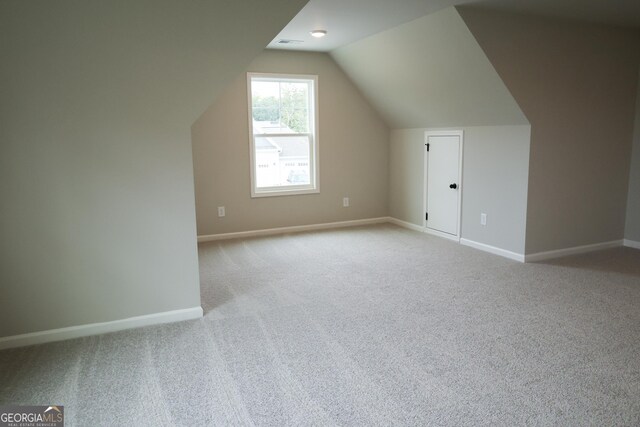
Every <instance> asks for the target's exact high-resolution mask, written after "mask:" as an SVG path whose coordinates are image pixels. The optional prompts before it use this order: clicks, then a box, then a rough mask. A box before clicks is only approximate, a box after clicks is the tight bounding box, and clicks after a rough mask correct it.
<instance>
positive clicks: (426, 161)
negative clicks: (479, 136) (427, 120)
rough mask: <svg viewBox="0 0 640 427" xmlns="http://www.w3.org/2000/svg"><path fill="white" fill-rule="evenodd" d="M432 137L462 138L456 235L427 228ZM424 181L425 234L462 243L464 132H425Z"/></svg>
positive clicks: (459, 160) (423, 223)
mask: <svg viewBox="0 0 640 427" xmlns="http://www.w3.org/2000/svg"><path fill="white" fill-rule="evenodd" d="M430 136H457V137H459V138H460V153H459V157H458V218H457V219H458V220H457V226H456V234H455V235H451V234H449V233H443V232H441V231H438V230H433V229H430V228H428V227H427V220H426V218H425V214H426V213H427V212H429V209H428V208H429V207H428V206H427V199H428V197H427V192H428V191H429V152H428V151H427V144H428V143H429V137H430ZM423 150H424V181H423V188H422V198H423V200H422V208H423V209H422V212H423V214H422V227H423V229H424V232H425V233H429V234H433V235H435V236H439V237H444V238H445V239H449V240H454V241H456V242H460V238H461V231H462V190H463V188H462V187H463V186H462V165H463V163H462V158H463V156H462V154H463V153H464V131H463V130H427V131H425V132H424V148H423Z"/></svg>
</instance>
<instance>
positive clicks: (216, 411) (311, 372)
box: [0, 224, 640, 426]
mask: <svg viewBox="0 0 640 427" xmlns="http://www.w3.org/2000/svg"><path fill="white" fill-rule="evenodd" d="M200 270H201V282H202V304H203V308H204V310H205V313H206V314H205V317H204V318H203V319H201V320H197V321H187V322H181V323H175V324H170V325H162V326H155V327H147V328H141V329H135V330H130V331H124V332H119V333H114V334H108V335H102V336H95V337H87V338H82V339H76V340H69V341H64V342H58V343H51V344H46V345H40V346H33V347H25V348H19V349H13V350H7V351H2V352H0V404H9V403H11V404H50V403H55V404H63V405H65V413H66V417H67V424H66V425H67V426H88V425H92V426H94V425H167V426H170V425H184V426H195V425H273V426H283V425H433V426H437V425H443V426H466V425H469V426H472V425H473V426H476V425H492V426H493V425H505V426H507V425H508V426H513V425H561V426H568V425H576V426H577V425H579V426H587V425H598V426H601V425H640V251H638V250H634V249H629V248H617V249H612V250H607V251H602V252H597V253H593V254H587V255H581V256H575V257H568V258H563V259H560V260H555V261H552V262H547V263H537V264H520V263H517V262H514V261H510V260H507V259H503V258H500V257H498V256H494V255H491V254H487V253H483V252H480V251H477V250H474V249H471V248H468V247H464V246H461V245H458V244H455V243H452V242H449V241H446V240H442V239H439V238H437V237H432V236H428V235H425V234H422V233H417V232H414V231H409V230H405V229H402V228H399V227H396V226H393V225H389V224H384V225H378V226H371V227H361V228H351V229H341V230H329V231H321V232H310V233H301V234H291V235H283V236H275V237H263V238H254V239H244V240H229V241H221V242H211V243H206V244H201V245H200Z"/></svg>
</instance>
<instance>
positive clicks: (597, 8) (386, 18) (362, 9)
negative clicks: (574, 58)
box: [267, 0, 640, 52]
mask: <svg viewBox="0 0 640 427" xmlns="http://www.w3.org/2000/svg"><path fill="white" fill-rule="evenodd" d="M463 4H474V5H477V6H481V7H488V8H494V9H500V10H510V11H514V12H522V13H532V14H537V15H547V16H557V17H562V18H568V19H575V20H581V21H585V22H595V23H602V24H611V25H618V26H631V27H638V28H640V0H310V1H309V2H308V3H307V5H306V6H305V7H304V8H303V9H302V10H301V11H300V13H298V15H296V17H295V18H293V20H292V21H291V22H289V24H288V25H287V26H286V27H285V28H284V29H283V30H282V31H281V32H280V33H279V34H278V36H277V37H276V38H275V39H274V40H273V41H272V42H271V43H270V44H269V45H268V46H267V47H268V48H271V49H290V50H308V51H319V52H329V51H332V50H334V49H336V48H339V47H342V46H345V45H348V44H350V43H353V42H355V41H357V40H360V39H363V38H365V37H367V36H370V35H373V34H376V33H379V32H381V31H384V30H387V29H390V28H393V27H396V26H398V25H400V24H403V23H406V22H409V21H412V20H414V19H418V18H420V17H422V16H425V15H427V14H430V13H433V12H436V11H439V10H441V9H445V8H447V7H450V6H458V5H463ZM314 29H323V30H327V32H328V34H327V36H326V37H324V38H321V39H315V38H313V37H311V35H310V34H309V32H310V31H311V30H314ZM282 40H285V41H290V42H289V43H281V41H282Z"/></svg>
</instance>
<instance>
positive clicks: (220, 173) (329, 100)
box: [192, 51, 389, 235]
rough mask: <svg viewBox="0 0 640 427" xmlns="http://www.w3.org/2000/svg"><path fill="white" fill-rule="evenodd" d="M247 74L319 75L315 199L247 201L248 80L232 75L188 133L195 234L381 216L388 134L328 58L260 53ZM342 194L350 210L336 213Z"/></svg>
mask: <svg viewBox="0 0 640 427" xmlns="http://www.w3.org/2000/svg"><path fill="white" fill-rule="evenodd" d="M246 71H253V72H270V73H288V74H316V75H318V79H319V82H318V86H319V88H318V91H319V124H320V126H319V149H320V157H319V160H320V165H319V171H320V193H319V194H307V195H297V196H280V197H262V198H255V199H252V198H251V197H250V185H251V183H250V176H249V133H248V132H249V131H248V105H247V87H246V86H247V82H246V73H242V74H239V75H237V77H236V79H235V80H234V81H233V82H232V84H231V85H230V86H229V87H228V88H227V90H226V91H225V92H224V94H222V95H221V96H220V97H219V98H218V99H217V101H216V103H215V104H213V105H212V106H211V107H210V108H209V109H208V110H207V111H206V112H205V113H204V114H203V115H202V116H201V117H200V118H199V119H198V120H197V122H196V123H195V124H194V125H193V127H192V135H193V162H194V171H195V191H196V216H197V226H198V235H211V234H219V233H228V232H236V231H247V230H258V229H265V228H273V227H284V226H293V225H304V224H316V223H325V222H334V221H345V220H353V219H363V218H372V217H380V216H386V215H388V210H387V202H388V200H387V194H388V142H389V129H388V128H387V126H386V125H385V123H384V122H383V121H382V120H381V119H380V117H379V116H378V114H377V113H376V112H375V111H374V110H373V109H372V108H371V107H370V106H369V105H368V103H367V102H366V101H365V100H364V99H363V97H362V96H361V95H360V93H359V92H358V90H357V89H356V88H355V87H354V86H353V84H352V83H351V82H350V80H349V79H348V78H347V77H346V76H345V74H344V73H343V72H342V71H341V70H340V69H339V68H338V67H337V66H336V64H335V63H334V62H333V60H332V59H331V57H330V56H328V55H327V54H323V53H301V52H285V51H265V52H264V53H263V54H262V55H260V56H259V57H257V58H256V59H255V60H254V61H253V62H252V63H251V65H250V66H249V67H248V68H247V70H246ZM344 196H348V197H349V198H350V199H351V207H349V208H343V207H342V198H343V197H344ZM218 206H225V208H226V217H224V218H218V216H217V207H218Z"/></svg>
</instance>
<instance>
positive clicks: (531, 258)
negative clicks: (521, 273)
mask: <svg viewBox="0 0 640 427" xmlns="http://www.w3.org/2000/svg"><path fill="white" fill-rule="evenodd" d="M623 242H624V241H623V240H612V241H610V242H602V243H595V244H592V245H584V246H574V247H572V248H564V249H556V250H554V251H547V252H538V253H534V254H527V255H525V256H524V260H525V262H536V261H544V260H547V259H552V258H560V257H563V256H568V255H578V254H584V253H587V252H593V251H599V250H602V249H609V248H616V247H618V246H622V244H623Z"/></svg>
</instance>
